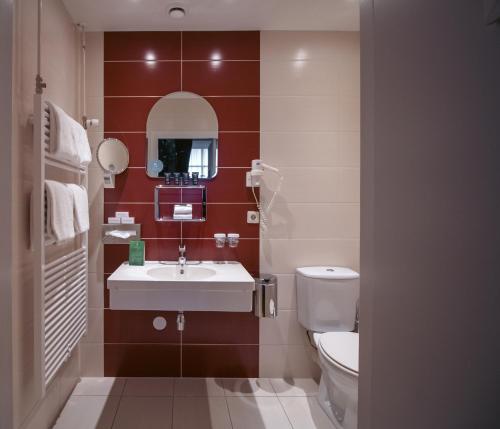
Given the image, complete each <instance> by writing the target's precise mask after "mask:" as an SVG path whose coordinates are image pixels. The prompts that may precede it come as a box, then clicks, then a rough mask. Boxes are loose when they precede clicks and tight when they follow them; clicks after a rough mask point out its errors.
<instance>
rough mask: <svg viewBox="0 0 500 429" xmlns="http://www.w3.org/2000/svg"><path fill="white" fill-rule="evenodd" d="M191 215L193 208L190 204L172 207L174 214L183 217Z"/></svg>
mask: <svg viewBox="0 0 500 429" xmlns="http://www.w3.org/2000/svg"><path fill="white" fill-rule="evenodd" d="M192 213H193V206H192V205H191V204H176V205H175V206H174V214H178V215H183V214H191V215H192Z"/></svg>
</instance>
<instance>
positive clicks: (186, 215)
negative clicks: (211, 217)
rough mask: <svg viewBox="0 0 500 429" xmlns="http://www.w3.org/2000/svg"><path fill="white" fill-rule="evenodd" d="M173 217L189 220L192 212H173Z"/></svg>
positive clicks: (191, 217)
mask: <svg viewBox="0 0 500 429" xmlns="http://www.w3.org/2000/svg"><path fill="white" fill-rule="evenodd" d="M174 219H176V220H190V219H193V214H192V213H190V214H175V213H174Z"/></svg>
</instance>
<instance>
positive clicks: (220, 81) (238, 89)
mask: <svg viewBox="0 0 500 429" xmlns="http://www.w3.org/2000/svg"><path fill="white" fill-rule="evenodd" d="M259 68H260V63H259V62H258V61H193V62H184V63H183V65H182V89H183V90H184V91H190V92H194V93H195V94H199V95H203V96H208V95H238V96H241V95H259V94H260V74H259ZM200 76H203V79H200Z"/></svg>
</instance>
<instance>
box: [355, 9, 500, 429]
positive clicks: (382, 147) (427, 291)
mask: <svg viewBox="0 0 500 429" xmlns="http://www.w3.org/2000/svg"><path fill="white" fill-rule="evenodd" d="M487 3H491V2H481V1H457V0H441V1H435V0H398V1H383V0H380V1H379V0H377V1H374V0H366V1H363V2H361V10H362V25H361V30H362V61H363V85H362V87H363V94H362V97H363V119H362V124H363V127H362V130H363V137H362V154H363V160H362V170H363V174H362V176H363V180H362V205H363V210H362V216H361V217H362V224H361V225H362V228H361V230H362V234H361V248H362V252H361V269H362V276H361V308H360V317H361V321H360V340H361V343H360V352H361V354H360V379H359V382H360V384H359V389H360V390H359V393H360V395H359V417H360V418H359V428H360V429H401V428H404V429H421V428H426V429H465V428H481V429H482V428H485V429H486V428H497V427H499V415H500V412H499V408H498V405H499V388H500V367H499V356H500V341H499V339H500V312H499V311H498V307H499V303H500V288H499V278H500V264H499V255H500V222H499V219H500V199H499V189H500V168H499V160H500V144H499V133H498V130H499V124H500V108H499V105H500V79H499V78H500V25H498V24H497V25H492V26H487V25H486V23H485V20H484V12H485V11H484V9H483V5H485V4H487ZM497 3H498V2H497Z"/></svg>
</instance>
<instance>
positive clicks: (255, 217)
mask: <svg viewBox="0 0 500 429" xmlns="http://www.w3.org/2000/svg"><path fill="white" fill-rule="evenodd" d="M259 222H260V215H259V212H251V211H248V212H247V223H259Z"/></svg>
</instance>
